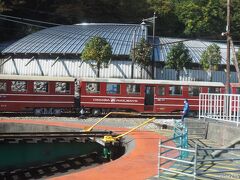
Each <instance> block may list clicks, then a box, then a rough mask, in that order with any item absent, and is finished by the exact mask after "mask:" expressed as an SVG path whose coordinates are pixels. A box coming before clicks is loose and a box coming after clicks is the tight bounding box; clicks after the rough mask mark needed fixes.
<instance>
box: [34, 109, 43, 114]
mask: <svg viewBox="0 0 240 180" xmlns="http://www.w3.org/2000/svg"><path fill="white" fill-rule="evenodd" d="M42 114H43V109H42V108H37V109H34V115H35V116H41V115H42Z"/></svg>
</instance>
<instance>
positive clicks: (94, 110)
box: [92, 108, 101, 116]
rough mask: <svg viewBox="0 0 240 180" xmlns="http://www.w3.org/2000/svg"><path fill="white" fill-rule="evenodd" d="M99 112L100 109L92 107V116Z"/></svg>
mask: <svg viewBox="0 0 240 180" xmlns="http://www.w3.org/2000/svg"><path fill="white" fill-rule="evenodd" d="M100 114H101V110H100V109H97V108H94V109H92V115H93V116H98V115H100Z"/></svg>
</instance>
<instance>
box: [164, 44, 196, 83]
mask: <svg viewBox="0 0 240 180" xmlns="http://www.w3.org/2000/svg"><path fill="white" fill-rule="evenodd" d="M191 62H192V58H191V56H190V54H189V50H188V49H187V47H186V46H185V45H184V44H183V42H178V43H177V44H176V45H173V46H172V48H171V50H170V52H169V53H168V54H167V61H166V67H168V68H172V69H175V70H176V71H177V75H176V76H177V80H179V75H180V70H183V68H184V67H188V66H189V64H190V63H191Z"/></svg>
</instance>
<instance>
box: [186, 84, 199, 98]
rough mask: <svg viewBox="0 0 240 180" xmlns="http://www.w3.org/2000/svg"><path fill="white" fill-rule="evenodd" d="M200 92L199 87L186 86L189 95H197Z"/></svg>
mask: <svg viewBox="0 0 240 180" xmlns="http://www.w3.org/2000/svg"><path fill="white" fill-rule="evenodd" d="M200 92H201V88H200V87H198V86H189V87H188V94H189V96H199V94H200Z"/></svg>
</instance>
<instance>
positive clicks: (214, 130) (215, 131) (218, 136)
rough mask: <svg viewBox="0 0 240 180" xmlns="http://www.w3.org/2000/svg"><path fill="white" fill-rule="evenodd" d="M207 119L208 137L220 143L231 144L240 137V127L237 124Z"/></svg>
mask: <svg viewBox="0 0 240 180" xmlns="http://www.w3.org/2000/svg"><path fill="white" fill-rule="evenodd" d="M206 120H207V121H208V122H209V125H208V132H207V139H210V140H213V141H215V142H217V143H218V144H219V145H222V146H226V145H229V144H230V143H231V142H233V141H234V140H236V139H237V138H239V137H240V127H237V126H236V125H235V124H225V123H218V122H211V121H212V120H211V119H206ZM239 144H240V142H239V143H238V145H239Z"/></svg>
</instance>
